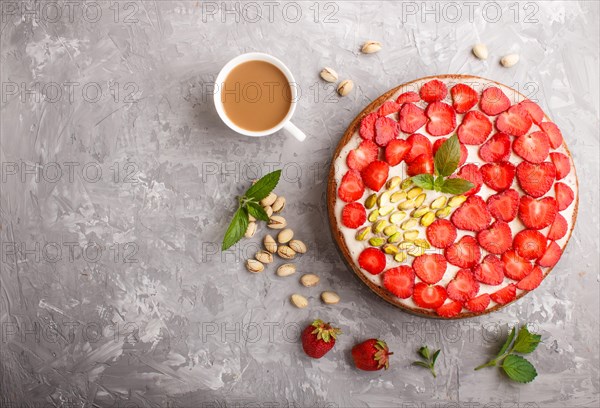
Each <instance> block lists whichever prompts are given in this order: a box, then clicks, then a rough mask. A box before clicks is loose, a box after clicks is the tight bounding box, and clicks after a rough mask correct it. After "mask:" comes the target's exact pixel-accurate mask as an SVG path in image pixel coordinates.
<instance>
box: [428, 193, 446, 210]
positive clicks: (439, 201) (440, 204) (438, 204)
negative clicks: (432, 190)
mask: <svg viewBox="0 0 600 408" xmlns="http://www.w3.org/2000/svg"><path fill="white" fill-rule="evenodd" d="M446 200H447V199H446V197H445V196H441V197H438V198H436V199H435V200H433V202H432V203H431V208H433V209H434V210H439V209H440V208H444V207H445V206H446Z"/></svg>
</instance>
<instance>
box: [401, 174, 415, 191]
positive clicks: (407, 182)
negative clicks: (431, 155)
mask: <svg viewBox="0 0 600 408" xmlns="http://www.w3.org/2000/svg"><path fill="white" fill-rule="evenodd" d="M412 184H413V181H412V178H411V177H409V178H406V179H404V180H403V181H402V183H400V188H401V189H402V190H406V189H407V188H409V187H410V186H412Z"/></svg>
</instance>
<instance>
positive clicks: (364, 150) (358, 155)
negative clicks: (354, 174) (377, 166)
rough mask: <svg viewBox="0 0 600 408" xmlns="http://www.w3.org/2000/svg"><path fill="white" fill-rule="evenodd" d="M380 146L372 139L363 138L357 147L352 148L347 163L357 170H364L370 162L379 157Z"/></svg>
mask: <svg viewBox="0 0 600 408" xmlns="http://www.w3.org/2000/svg"><path fill="white" fill-rule="evenodd" d="M378 153H379V147H377V145H376V144H375V143H373V142H372V141H370V140H363V141H362V142H361V143H360V145H359V146H358V148H357V149H355V150H351V151H350V153H348V156H347V157H346V164H347V165H348V167H349V168H351V169H352V170H356V171H362V170H363V169H364V168H365V167H367V166H368V165H369V164H370V163H372V162H373V161H375V160H376V159H377V154H378Z"/></svg>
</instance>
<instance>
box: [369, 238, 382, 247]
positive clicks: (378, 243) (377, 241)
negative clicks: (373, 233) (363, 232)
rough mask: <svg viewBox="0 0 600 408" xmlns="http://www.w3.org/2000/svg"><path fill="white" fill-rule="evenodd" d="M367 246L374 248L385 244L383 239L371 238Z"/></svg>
mask: <svg viewBox="0 0 600 408" xmlns="http://www.w3.org/2000/svg"><path fill="white" fill-rule="evenodd" d="M369 244H370V245H371V246H375V247H378V246H382V245H383V244H385V239H383V238H380V237H373V238H371V239H370V240H369Z"/></svg>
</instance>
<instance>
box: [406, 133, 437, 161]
mask: <svg viewBox="0 0 600 408" xmlns="http://www.w3.org/2000/svg"><path fill="white" fill-rule="evenodd" d="M406 141H407V142H408V144H409V145H410V150H409V151H408V153H407V154H406V156H405V157H404V161H406V162H407V163H409V164H410V162H412V161H413V160H415V159H416V158H417V157H419V156H420V155H422V154H426V155H428V156H432V149H431V142H430V141H429V139H428V138H427V137H425V136H423V135H422V134H420V133H415V134H414V135H410V136H409V137H408V138H407V139H406Z"/></svg>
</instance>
